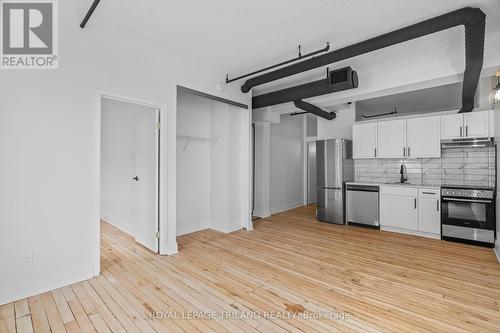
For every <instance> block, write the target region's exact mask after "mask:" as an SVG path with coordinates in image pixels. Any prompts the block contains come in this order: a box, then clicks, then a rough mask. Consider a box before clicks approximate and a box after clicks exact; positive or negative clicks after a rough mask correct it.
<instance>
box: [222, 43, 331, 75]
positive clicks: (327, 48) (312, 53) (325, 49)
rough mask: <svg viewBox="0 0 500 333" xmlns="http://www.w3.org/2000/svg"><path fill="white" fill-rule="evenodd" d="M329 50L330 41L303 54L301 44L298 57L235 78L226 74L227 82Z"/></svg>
mask: <svg viewBox="0 0 500 333" xmlns="http://www.w3.org/2000/svg"><path fill="white" fill-rule="evenodd" d="M329 50H330V43H326V46H325V47H324V48H322V49H321V50H317V51H314V52H311V53H308V54H304V55H302V54H301V53H300V45H299V56H298V57H296V58H293V59H289V60H286V61H283V62H280V63H279V64H276V65H272V66H269V67H266V68H262V69H259V70H257V71H255V72H252V73H248V74H245V75H242V76H238V77H235V78H234V79H229V75H226V83H231V82H234V81H238V80H241V79H244V78H246V77H249V76H252V75H255V74H259V73H262V72H265V71H268V70H270V69H274V68H276V67H281V66H284V65H288V64H289V63H292V62H295V61H299V60H303V59H306V58H309V57H312V56H315V55H317V54H320V53H323V52H328V51H329Z"/></svg>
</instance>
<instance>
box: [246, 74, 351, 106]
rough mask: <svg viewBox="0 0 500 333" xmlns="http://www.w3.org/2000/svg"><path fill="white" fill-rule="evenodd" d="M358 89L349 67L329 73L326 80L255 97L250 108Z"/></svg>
mask: <svg viewBox="0 0 500 333" xmlns="http://www.w3.org/2000/svg"><path fill="white" fill-rule="evenodd" d="M357 87H358V75H357V73H356V71H354V70H352V68H351V67H345V68H341V69H337V70H334V71H331V72H330V73H329V75H328V78H326V79H323V80H318V81H313V82H309V83H305V84H301V85H298V86H295V87H291V88H286V89H282V90H278V91H273V92H270V93H267V94H262V95H257V96H254V97H253V98H252V108H253V109H258V108H263V107H266V106H272V105H277V104H282V103H287V102H293V101H295V100H299V99H304V98H310V97H315V96H321V95H326V94H331V93H334V92H339V91H344V90H348V89H353V88H357Z"/></svg>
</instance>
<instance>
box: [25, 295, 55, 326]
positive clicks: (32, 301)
mask: <svg viewBox="0 0 500 333" xmlns="http://www.w3.org/2000/svg"><path fill="white" fill-rule="evenodd" d="M28 305H29V308H30V313H31V321H32V322H33V330H34V331H35V332H42V333H50V332H51V330H50V325H49V320H48V319H47V315H46V314H45V309H44V307H43V302H42V297H41V296H40V295H37V296H33V297H30V298H28Z"/></svg>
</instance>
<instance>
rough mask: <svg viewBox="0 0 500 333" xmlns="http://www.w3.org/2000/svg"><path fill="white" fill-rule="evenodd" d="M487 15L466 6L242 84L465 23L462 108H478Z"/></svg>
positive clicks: (272, 78) (247, 88)
mask: <svg viewBox="0 0 500 333" xmlns="http://www.w3.org/2000/svg"><path fill="white" fill-rule="evenodd" d="M485 22H486V15H485V14H484V12H483V11H481V10H480V9H478V8H470V7H466V8H462V9H459V10H456V11H453V12H450V13H447V14H444V15H440V16H437V17H435V18H432V19H429V20H426V21H422V22H420V23H416V24H413V25H410V26H407V27H405V28H402V29H398V30H395V31H392V32H389V33H386V34H383V35H380V36H377V37H374V38H371V39H368V40H366V41H363V42H360V43H357V44H353V45H350V46H347V47H344V48H341V49H337V50H334V51H331V52H328V53H325V54H323V55H320V56H316V57H314V58H311V59H308V60H305V61H302V62H299V63H296V64H293V65H290V66H286V67H283V68H280V69H277V70H274V71H271V72H268V73H265V74H263V75H260V76H256V77H254V78H251V79H249V80H247V81H246V82H245V84H244V85H243V86H242V87H241V91H242V92H244V93H246V92H249V91H250V89H252V88H253V87H255V86H259V85H262V84H265V83H267V82H272V81H275V80H279V79H282V78H285V77H288V76H291V75H295V74H298V73H301V72H305V71H308V70H311V69H314V68H318V67H322V66H326V65H328V64H332V63H335V62H338V61H342V60H345V59H349V58H352V57H355V56H359V55H362V54H366V53H369V52H373V51H376V50H380V49H383V48H386V47H389V46H392V45H396V44H399V43H403V42H406V41H409V40H412V39H416V38H419V37H423V36H426V35H429V34H433V33H436V32H439V31H443V30H446V29H450V28H453V27H456V26H460V25H463V26H464V27H465V63H466V66H465V72H464V83H463V92H462V108H461V110H460V112H469V111H471V110H472V109H473V108H474V96H475V94H476V89H477V84H478V82H479V77H480V74H481V69H482V67H483V57H484V34H485Z"/></svg>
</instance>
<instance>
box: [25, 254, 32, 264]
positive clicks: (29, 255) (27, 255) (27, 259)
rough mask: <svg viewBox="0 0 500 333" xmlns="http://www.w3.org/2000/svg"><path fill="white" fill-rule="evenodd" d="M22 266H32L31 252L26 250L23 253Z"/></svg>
mask: <svg viewBox="0 0 500 333" xmlns="http://www.w3.org/2000/svg"><path fill="white" fill-rule="evenodd" d="M23 266H33V252H27V253H25V254H24V256H23Z"/></svg>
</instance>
